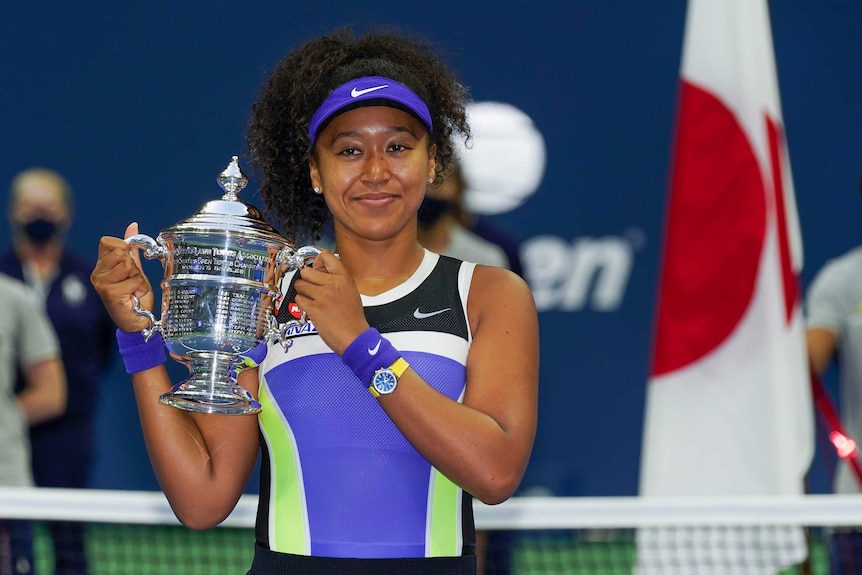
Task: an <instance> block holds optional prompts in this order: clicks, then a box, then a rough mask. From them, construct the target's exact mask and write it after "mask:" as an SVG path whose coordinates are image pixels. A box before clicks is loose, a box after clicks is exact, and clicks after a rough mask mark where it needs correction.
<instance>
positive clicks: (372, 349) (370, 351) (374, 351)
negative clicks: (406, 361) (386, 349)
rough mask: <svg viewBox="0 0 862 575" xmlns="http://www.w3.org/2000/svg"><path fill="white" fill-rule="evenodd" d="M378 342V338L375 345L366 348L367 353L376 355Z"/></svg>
mask: <svg viewBox="0 0 862 575" xmlns="http://www.w3.org/2000/svg"><path fill="white" fill-rule="evenodd" d="M380 342H381V340H379V339H378V340H377V345H375V346H374V347H369V348H368V355H377V350H379V349H380Z"/></svg>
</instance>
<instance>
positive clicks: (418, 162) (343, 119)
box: [311, 106, 436, 240]
mask: <svg viewBox="0 0 862 575" xmlns="http://www.w3.org/2000/svg"><path fill="white" fill-rule="evenodd" d="M435 152H436V149H435V148H434V147H433V146H430V147H429V141H428V130H427V129H426V128H425V125H424V124H423V123H422V122H420V121H419V120H418V119H416V118H415V117H414V116H413V115H411V114H409V113H407V112H404V111H402V110H398V109H395V108H390V107H387V106H367V107H363V108H356V109H354V110H350V111H348V112H344V113H343V114H340V115H339V116H336V117H335V118H334V119H333V120H332V121H331V122H330V123H329V125H327V126H326V128H324V129H323V131H322V132H321V133H320V135H319V136H318V138H317V141H316V143H315V155H314V156H315V157H313V158H312V160H311V181H312V184H313V185H314V187H318V188H320V189H321V190H322V191H323V195H324V198H325V199H326V204H327V206H328V207H329V210H330V211H331V212H332V216H333V221H334V225H335V231H336V233H337V234H338V233H343V232H345V231H347V232H350V233H352V234H355V235H357V236H359V237H362V238H365V239H371V240H381V239H388V238H391V237H394V236H396V235H398V234H400V233H405V234H412V236H413V237H414V238H415V235H416V212H417V210H418V209H419V205H420V204H421V203H422V197H423V195H424V194H425V185H426V183H427V181H428V179H429V178H433V177H434V166H435V162H434V154H435Z"/></svg>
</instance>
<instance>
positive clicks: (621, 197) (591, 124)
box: [0, 0, 862, 495]
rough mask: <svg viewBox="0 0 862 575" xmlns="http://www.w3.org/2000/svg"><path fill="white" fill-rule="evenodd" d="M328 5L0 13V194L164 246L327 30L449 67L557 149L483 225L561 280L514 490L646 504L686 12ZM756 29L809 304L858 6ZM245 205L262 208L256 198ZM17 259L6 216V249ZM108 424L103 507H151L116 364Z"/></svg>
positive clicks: (848, 108) (841, 213)
mask: <svg viewBox="0 0 862 575" xmlns="http://www.w3.org/2000/svg"><path fill="white" fill-rule="evenodd" d="M340 4H341V3H333V2H330V3H326V4H321V3H312V2H285V1H276V0H262V1H259V2H255V3H242V2H235V1H232V2H227V1H216V0H210V1H208V2H165V1H161V0H157V1H153V2H146V3H124V2H112V3H104V4H102V5H96V4H90V5H88V6H84V5H82V4H80V3H65V2H55V3H51V2H33V3H28V4H26V5H25V3H21V2H16V3H14V4H13V5H10V6H7V8H6V9H5V11H4V17H3V19H2V23H0V48H2V50H0V54H2V65H0V70H2V72H3V75H2V78H3V88H2V91H0V130H2V132H0V133H2V138H3V144H2V152H3V155H2V161H0V181H4V182H8V181H10V180H11V178H12V176H13V175H14V174H15V173H16V172H17V171H19V170H21V169H23V168H26V167H30V166H33V165H45V166H49V167H52V168H54V169H56V170H58V171H60V172H61V173H63V174H65V175H66V176H67V177H68V179H69V180H70V181H71V183H72V185H73V187H74V189H75V192H76V195H77V206H78V213H77V219H76V223H75V226H74V229H73V232H72V237H71V244H72V246H73V248H74V249H76V250H78V251H81V252H84V253H86V254H89V255H91V256H93V257H95V254H96V246H97V243H98V240H99V237H100V236H102V235H105V234H110V235H119V234H122V231H123V229H124V227H125V225H126V224H127V223H128V222H130V221H138V222H140V226H141V230H142V231H144V232H146V233H149V234H151V235H155V234H157V233H158V231H159V230H161V229H163V228H165V227H167V226H169V225H171V224H173V223H175V222H176V221H178V220H180V219H182V218H184V217H186V216H188V215H190V214H191V213H192V212H193V211H195V210H196V209H197V208H198V206H200V204H202V203H203V202H204V201H207V200H209V199H212V198H213V197H215V196H216V195H217V194H218V193H219V192H220V190H219V189H218V187H217V185H216V183H215V177H216V175H217V174H218V173H219V172H220V171H221V170H222V169H223V168H224V167H225V165H226V163H227V161H228V160H229V158H230V156H231V155H232V154H237V153H241V152H242V150H243V130H244V126H245V122H246V119H247V117H248V112H249V109H250V105H251V102H252V101H253V99H254V97H255V95H256V93H257V90H258V87H259V86H260V84H261V83H262V81H263V80H264V79H265V77H266V76H267V74H268V72H269V71H270V70H271V68H272V66H273V64H274V63H275V62H276V61H278V60H279V59H280V57H281V56H282V55H283V54H284V53H285V52H286V51H287V50H289V49H290V48H293V47H295V46H297V45H298V44H299V43H300V42H301V41H303V40H305V39H307V38H309V37H311V36H313V35H316V34H318V33H321V32H324V31H328V30H330V29H332V28H333V27H335V26H339V25H353V26H355V27H358V28H360V29H361V28H363V27H365V26H366V25H369V24H385V25H394V26H397V27H399V28H401V29H403V30H406V31H410V32H414V33H419V34H422V35H424V36H426V37H427V38H429V39H431V40H433V41H435V42H437V43H439V44H440V45H441V47H442V48H443V49H444V50H445V51H446V54H447V58H448V60H449V62H450V63H451V64H452V66H453V67H454V68H455V69H456V70H458V71H459V72H460V75H461V77H462V79H463V80H464V81H465V83H466V84H467V85H468V86H469V87H470V88H471V91H472V94H473V96H474V98H475V99H477V100H498V101H503V102H507V103H510V104H513V105H515V106H517V107H518V108H520V109H521V110H523V111H525V112H526V113H527V114H529V115H530V116H531V117H532V118H533V120H534V122H535V124H536V126H537V128H538V129H539V130H540V131H541V132H542V134H543V136H544V138H545V142H546V146H547V168H546V171H545V176H544V179H543V180H542V183H541V186H540V188H539V189H538V191H537V193H536V194H535V195H534V196H532V197H531V198H530V199H529V200H528V201H527V202H526V203H525V204H524V205H523V206H521V207H519V208H517V209H516V210H514V211H511V212H508V213H505V214H502V215H499V216H495V218H496V221H497V223H499V224H501V225H503V226H505V227H507V228H508V229H509V230H511V231H512V232H513V233H514V234H516V235H517V236H519V237H520V238H521V239H523V240H525V241H527V242H528V243H529V242H533V241H536V238H538V237H539V236H544V240H546V243H545V244H543V245H546V246H551V247H554V249H553V250H552V251H549V252H548V253H549V254H551V253H552V255H553V257H554V258H556V259H557V261H558V263H561V264H562V265H561V266H560V267H559V268H555V269H556V271H555V272H553V274H552V275H551V276H550V277H546V278H545V279H546V280H547V281H546V283H545V284H544V286H543V290H544V291H543V294H542V295H543V298H544V299H543V302H545V303H543V305H542V311H541V314H540V322H541V337H542V364H541V403H540V409H541V414H540V416H541V417H540V424H539V434H538V438H537V442H536V446H535V450H534V454H533V458H532V461H531V464H530V466H529V469H528V471H527V476H526V478H525V481H524V485H523V487H524V488H532V487H541V488H546V489H548V490H550V491H551V492H553V493H555V494H558V495H633V494H635V493H637V480H638V467H639V457H640V442H641V426H642V422H643V404H644V392H645V381H646V377H647V374H648V366H649V351H650V341H651V331H652V317H653V310H654V302H655V296H656V289H655V287H656V286H655V280H656V276H657V267H658V259H659V252H660V244H661V234H662V218H663V210H664V202H665V194H666V187H667V186H666V184H667V179H668V166H669V159H670V149H671V135H672V131H673V122H674V109H675V104H676V90H677V79H678V70H679V62H680V53H681V47H682V33H683V22H684V16H685V3H684V2H683V1H682V0H660V1H657V0H654V1H647V2H631V1H626V2H624V1H620V0H601V1H598V0H589V1H588V0H565V1H548V2H536V1H530V2H526V1H515V0H513V1H511V2H506V3H501V2H496V1H488V0H475V1H473V2H461V1H458V2H455V1H452V0H441V1H439V2H435V3H433V4H427V3H424V4H423V3H400V4H392V3H380V2H368V1H367V0H356V1H354V2H350V3H346V2H345V3H343V5H340ZM320 6H325V8H321V7H320ZM770 8H771V12H772V20H773V33H774V40H775V49H776V57H777V63H778V72H779V80H780V88H781V96H782V101H783V110H784V120H785V127H786V131H787V136H788V142H789V148H790V156H791V162H792V169H793V174H794V180H795V185H796V193H797V201H798V205H799V211H800V218H801V224H802V233H803V238H804V244H805V249H806V267H805V271H804V274H803V283H804V284H805V285H807V284H808V282H809V281H810V280H811V278H812V277H813V274H814V272H815V271H816V270H817V269H818V268H819V267H820V266H821V265H822V264H823V263H824V262H825V261H826V260H827V259H828V258H829V257H832V256H835V255H837V254H840V253H841V252H843V251H844V250H846V249H848V248H850V247H851V246H853V245H855V244H856V243H857V242H858V241H859V229H860V221H859V197H858V195H857V180H858V177H859V174H860V170H862V153H860V135H862V107H860V105H859V102H860V101H862V73H860V72H862V70H860V67H862V65H860V59H859V55H860V53H862V2H860V1H857V0H780V1H773V2H771V3H770ZM244 199H245V200H246V201H250V202H252V203H258V204H259V203H260V199H259V196H257V195H256V193H254V182H253V183H252V185H251V186H250V189H248V190H247V191H246V193H245V195H244ZM8 238H9V233H8V223H7V222H6V220H5V218H4V219H3V221H2V222H0V240H2V242H3V243H4V244H8ZM597 244H598V245H614V246H617V247H619V246H622V247H624V248H625V250H624V251H625V252H626V253H628V254H630V261H629V263H630V265H631V272H630V275H629V276H628V277H627V278H626V281H625V282H623V283H622V284H621V285H620V286H618V292H617V293H616V296H615V297H612V298H611V301H610V303H608V301H607V300H602V299H601V298H598V297H597V293H598V292H597V290H596V288H597V285H598V282H599V281H600V280H601V274H602V273H603V270H602V268H601V267H599V268H595V269H594V270H592V272H584V271H583V270H581V271H577V270H578V269H581V268H578V267H577V266H576V265H575V262H576V261H577V259H578V258H579V257H580V258H582V257H584V252H583V250H584V249H586V248H585V247H584V246H588V245H597ZM533 245H538V244H533ZM549 257H551V256H549ZM148 263H149V264H150V265H151V267H150V268H149V270H150V271H152V275H151V277H153V278H159V277H160V274H161V269H160V267H159V266H158V264H157V263H155V262H148ZM528 264H529V262H528ZM593 272H594V273H593ZM584 273H591V275H588V276H584V275H583V274H584ZM577 274H581V275H580V276H578V275H577ZM579 282H580V283H579ZM578 285H583V286H584V289H583V290H581V291H580V292H578V290H577V289H576V288H577V286H578ZM573 286H574V287H573ZM573 290H574V291H573ZM579 295H580V296H582V297H580V298H579V297H577V296H579ZM507 352H515V353H516V352H517V350H507ZM99 414H100V415H99V444H98V461H97V467H96V473H95V476H94V477H93V481H92V484H93V486H94V487H100V488H131V489H155V488H157V486H156V484H155V480H154V478H153V474H152V471H151V470H150V467H149V463H148V462H147V460H146V455H145V452H144V448H143V441H142V438H141V433H140V428H139V425H138V422H137V415H136V410H135V406H134V399H133V397H132V393H131V389H130V386H129V383H128V379H127V377H126V376H125V374H124V373H123V372H122V370H121V368H120V366H119V365H118V364H117V365H115V368H114V369H113V370H112V372H111V373H110V374H109V375H108V377H107V378H106V380H105V381H104V384H103V386H102V396H101V404H100V409H99ZM827 479H828V473H827V472H826V467H825V465H823V464H822V463H816V464H815V466H814V468H813V474H812V488H813V489H814V490H815V491H822V490H824V489H826V485H827Z"/></svg>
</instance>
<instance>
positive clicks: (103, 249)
mask: <svg viewBox="0 0 862 575" xmlns="http://www.w3.org/2000/svg"><path fill="white" fill-rule="evenodd" d="M135 233H137V225H136V224H132V225H130V226H129V227H128V228H127V229H126V237H129V236H130V235H133V234H135ZM90 279H91V281H92V283H93V286H94V287H95V288H96V291H97V292H98V294H99V297H100V298H101V299H102V302H103V303H104V304H105V307H106V309H107V310H108V313H109V314H110V316H111V318H112V319H113V320H114V323H116V324H117V326H118V327H119V328H120V329H121V330H122V331H125V332H134V331H139V330H141V329H142V328H145V327H148V321H147V320H146V319H145V318H143V317H141V316H139V315H138V314H136V313H135V312H134V305H133V301H132V295H135V296H137V297H138V299H139V300H140V303H141V307H142V308H143V309H149V310H151V309H152V307H153V293H152V289H151V287H150V283H149V281H148V280H147V278H146V275H145V274H144V273H143V271H142V270H141V267H140V261H139V259H138V257H137V250H132V248H131V247H130V246H129V245H128V244H127V243H126V242H125V241H124V240H122V239H120V238H112V237H105V238H102V240H101V241H100V243H99V257H98V261H97V262H96V267H95V268H94V270H93V273H92V274H91V276H90ZM256 376H257V370H256V369H252V370H248V371H246V372H243V373H242V374H240V378H241V379H240V383H241V385H243V386H245V388H246V389H247V390H249V391H251V392H252V393H256V392H257V379H256ZM132 383H133V385H134V388H135V397H136V400H137V404H138V412H139V414H140V419H141V427H142V429H143V433H144V440H145V442H146V445H147V452H148V454H149V457H150V461H151V463H152V465H153V469H154V470H155V473H156V477H157V479H158V480H159V484H160V485H161V487H162V489H163V490H164V492H165V495H166V496H167V498H168V500H169V501H170V503H171V506H172V508H173V510H174V512H175V513H176V515H177V517H178V518H179V519H180V521H182V522H183V523H184V524H185V525H186V526H188V527H190V528H192V529H205V528H208V527H211V526H213V525H216V524H218V523H219V522H220V521H222V520H223V519H224V518H225V517H227V515H228V514H229V513H230V512H231V510H232V509H233V507H234V505H235V504H236V502H237V500H238V499H239V496H240V495H241V494H242V490H243V489H244V487H245V485H246V483H247V481H248V478H249V476H250V474H251V470H252V468H253V466H254V462H255V460H256V458H257V453H258V436H257V417H254V416H239V415H229V416H228V415H213V414H196V413H191V412H187V411H183V410H181V409H177V408H174V407H170V406H167V405H164V404H162V403H160V402H159V397H160V396H161V395H162V394H163V393H165V392H167V391H169V390H170V389H171V387H172V384H171V381H170V379H169V377H168V374H167V370H166V369H165V367H164V365H158V366H156V367H152V368H150V369H146V370H144V371H140V372H137V373H135V374H133V375H132Z"/></svg>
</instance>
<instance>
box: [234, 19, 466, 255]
mask: <svg viewBox="0 0 862 575" xmlns="http://www.w3.org/2000/svg"><path fill="white" fill-rule="evenodd" d="M362 76H384V77H387V78H392V79H393V80H397V81H398V82H401V83H402V84H404V85H406V86H407V87H409V88H410V89H411V90H413V91H414V92H416V94H418V95H419V97H420V98H422V99H423V100H424V101H425V103H426V105H427V106H428V110H429V111H430V113H431V121H432V123H433V125H434V133H433V134H431V137H430V139H431V144H436V145H437V156H436V166H437V167H436V174H437V178H439V177H440V175H441V174H443V173H445V172H446V171H447V170H448V169H449V167H450V166H451V165H454V164H455V162H456V159H455V153H456V152H455V148H454V142H453V137H455V135H456V134H460V137H463V138H464V141H465V142H466V141H467V140H468V139H469V138H470V127H469V125H468V123H467V118H466V113H465V108H464V106H465V104H466V103H467V100H468V91H467V89H466V87H465V86H463V85H462V84H461V83H460V82H458V80H457V79H456V78H455V76H454V74H453V73H452V72H451V71H450V70H449V68H448V67H447V66H446V65H445V64H444V63H443V61H442V60H441V59H440V58H439V57H438V56H437V55H436V54H435V53H434V52H433V51H432V47H431V45H430V44H428V43H425V42H423V41H421V40H418V39H415V38H411V37H408V36H406V35H404V34H402V33H399V32H393V31H369V32H366V33H364V34H362V35H357V34H355V33H354V32H353V31H351V30H350V29H348V28H342V29H339V30H336V31H334V32H332V33H330V34H327V35H324V36H321V37H318V38H315V39H313V40H310V41H308V42H306V43H305V44H303V45H302V46H300V47H299V48H298V49H296V50H294V51H292V52H290V53H289V54H288V55H287V56H285V57H284V58H283V59H282V60H281V62H279V63H278V65H277V66H276V68H275V69H274V70H273V72H272V74H271V75H270V77H269V79H268V81H267V82H266V83H265V84H264V86H263V88H262V93H261V95H260V97H259V98H258V100H257V102H256V103H255V104H254V107H253V109H252V114H251V119H250V121H249V126H248V132H247V135H246V144H247V147H248V156H249V160H250V163H251V167H252V169H253V170H256V171H258V172H259V173H260V174H261V175H262V185H261V196H262V197H263V201H264V203H265V212H266V213H267V214H269V215H274V216H275V218H276V219H277V220H278V223H279V224H280V226H281V228H282V230H283V232H284V234H285V237H286V238H287V239H288V240H289V241H291V242H294V243H296V242H297V240H298V239H300V238H302V239H305V238H311V239H312V240H313V241H318V240H320V238H321V235H322V232H323V229H324V227H325V226H326V224H327V223H328V221H329V218H330V213H329V210H328V209H327V207H326V203H325V201H324V199H323V197H322V196H321V195H318V194H314V193H313V192H312V191H311V178H310V176H309V170H308V161H309V157H310V154H313V153H314V151H313V147H312V146H311V143H310V138H309V136H308V124H309V122H310V120H311V116H312V115H313V114H314V112H315V110H316V109H317V108H318V107H319V106H320V104H321V103H322V102H323V100H325V99H326V98H327V96H329V94H330V93H331V92H332V91H333V90H334V89H335V88H337V87H338V86H340V85H342V84H344V83H345V82H348V81H350V80H352V79H355V78H359V77H362Z"/></svg>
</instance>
